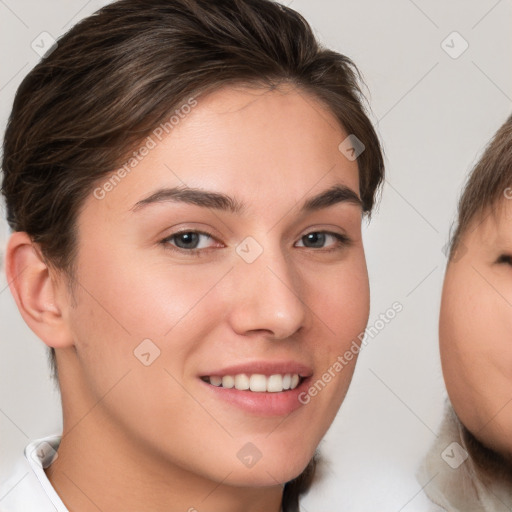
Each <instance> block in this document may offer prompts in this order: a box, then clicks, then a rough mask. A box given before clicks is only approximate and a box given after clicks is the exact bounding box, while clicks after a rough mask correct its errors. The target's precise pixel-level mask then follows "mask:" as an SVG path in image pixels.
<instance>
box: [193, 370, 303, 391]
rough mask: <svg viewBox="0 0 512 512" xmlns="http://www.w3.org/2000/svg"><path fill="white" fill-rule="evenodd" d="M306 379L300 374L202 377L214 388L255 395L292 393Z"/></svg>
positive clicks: (244, 374)
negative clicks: (235, 390) (250, 392)
mask: <svg viewBox="0 0 512 512" xmlns="http://www.w3.org/2000/svg"><path fill="white" fill-rule="evenodd" d="M305 379H306V377H303V376H301V375H299V374H298V373H285V374H279V373H278V374H273V375H263V374H261V373H254V374H251V375H248V374H246V373H240V374H237V375H224V376H222V377H220V376H217V375H211V376H205V377H201V380H203V381H204V382H206V383H208V384H211V385H212V386H216V387H222V388H227V389H237V390H239V391H252V392H255V393H280V392H283V391H291V390H293V389H295V388H296V387H297V386H299V385H300V384H302V382H303V381H304V380H305Z"/></svg>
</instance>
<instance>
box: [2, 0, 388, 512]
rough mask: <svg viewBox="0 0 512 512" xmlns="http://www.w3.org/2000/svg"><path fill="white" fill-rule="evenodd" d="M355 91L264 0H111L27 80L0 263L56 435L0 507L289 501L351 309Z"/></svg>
mask: <svg viewBox="0 0 512 512" xmlns="http://www.w3.org/2000/svg"><path fill="white" fill-rule="evenodd" d="M360 82H361V81H360V77H359V74H358V71H357V68H356V67H355V65H354V64H353V63H352V61H351V60H350V59H348V58H347V57H345V56H343V55H341V54H339V53H336V52H334V51H331V50H328V49H326V48H323V47H322V46H321V45H320V44H319V43H318V41H317V40H316V39H315V37H314V35H313V32H312V30H311V28H310V27H309V25H308V24H307V22H306V21H305V20H304V18H303V17H302V16H301V15H299V14H298V13H297V12H295V11H294V10H292V9H290V8H288V7H285V6H283V5H280V4H279V3H277V2H273V1H270V0H219V1H215V2H210V1H207V0H146V1H144V2H142V1H139V0H120V1H117V2H114V3H112V4H110V5H107V6H106V7H104V8H102V9H101V10H99V11H98V12H97V13H95V14H94V15H92V16H90V17H88V18H86V19H84V20H83V21H81V22H80V23H78V24H77V25H76V26H75V27H73V28H72V29H71V30H70V31H69V32H68V33H66V34H65V35H64V36H63V37H62V38H60V39H59V40H58V42H57V45H56V47H55V48H52V49H51V51H50V52H49V53H48V54H47V55H45V57H44V58H43V59H42V61H41V62H40V63H39V64H38V65H37V66H36V67H35V68H34V69H33V70H32V71H31V72H30V73H29V74H28V76H27V77H26V78H25V79H24V80H23V82H22V84H21V85H20V87H19V89H18V91H17V94H16V97H15V101H14V105H13V108H12V112H11V116H10V119H9V123H8V127H7V130H6V134H5V139H4V147H3V149H4V151H3V160H2V170H3V173H4V176H3V183H2V193H3V195H4V197H5V201H6V206H7V216H8V222H9V225H10V227H11V229H12V230H13V234H12V235H11V236H10V239H9V242H8V245H7V251H6V272H7V280H8V282H9V283H10V289H11V292H12V294H13V296H14V299H15V300H16V303H17V306H18V308H19V311H20V313H21V315H22V317H23V319H24V320H25V322H26V323H27V324H28V325H29V327H30V328H31V329H32V330H33V331H34V332H35V333H36V334H37V336H38V337H39V338H40V339H41V340H42V341H43V342H44V343H45V344H46V345H47V346H48V347H49V350H50V362H51V364H52V367H53V372H54V376H55V379H56V382H57V383H58V385H59V386H60V392H61V397H62V408H63V432H62V434H56V435H53V436H48V437H45V438H41V439H36V440H34V441H32V442H31V443H30V444H29V445H28V446H27V448H26V450H25V457H24V458H23V459H21V461H20V468H19V473H17V475H20V478H21V477H22V476H23V474H25V476H24V477H23V478H21V479H18V480H19V481H18V480H17V477H14V478H13V479H10V480H9V483H6V484H5V485H4V486H3V488H2V490H3V491H4V492H0V496H4V498H3V500H2V501H0V510H2V511H5V512H17V511H23V512H30V511H31V510H38V511H43V510H58V511H66V510H74V511H80V512H87V511H92V510H94V511H97V510H105V511H107V510H108V511H109V512H115V511H121V510H122V511H123V512H130V511H140V510H151V512H159V511H166V512H170V511H173V512H174V511H186V510H188V511H189V512H193V511H199V512H200V511H202V510H208V511H210V512H216V511H217V512H220V511H222V512H235V511H244V512H272V511H275V512H278V511H282V512H294V511H298V503H299V497H300V496H301V495H302V494H304V493H305V492H306V491H307V490H308V489H309V487H310V485H311V484H312V482H313V480H314V477H315V470H316V464H317V462H318V452H317V447H318V444H319V442H320V441H321V439H322V437H323V436H324V435H325V433H326V431H327V429H328V428H329V426H330V425H331V423H332V421H333V420H334V418H335V416H336V414H337V412H338V409H339V407H340V405H341V403H342V401H343V399H344V397H345V394H346V392H347V389H348V387H349V384H350V380H351V378H352V374H353V371H354V367H355V363H356V359H357V354H354V353H353V352H351V351H349V348H350V347H353V346H354V342H355V343H356V344H357V343H360V341H361V336H360V334H361V332H364V329H365V326H366V323H367V321H368V314H369V285H368V273H367V269H366V262H365V255H364V248H363V243H362V237H361V222H362V219H363V218H364V217H365V216H366V217H368V216H369V215H370V213H371V211H372V209H373V206H374V203H375V200H376V197H377V194H378V190H379V187H380V185H381V182H382V180H383V175H384V165H383V156H382V151H381V146H380V142H379V140H378V137H377V135H376V133H375V131H374V128H373V126H372V124H371V121H370V120H369V117H368V114H367V110H366V107H365V100H364V97H363V95H362V92H361V88H360V87H361V86H360ZM348 352H350V353H351V354H352V356H351V357H350V358H347V359H346V360H345V359H343V361H344V363H343V364H342V363H341V362H340V360H339V359H340V357H341V358H342V357H343V354H345V353H348ZM318 383H322V384H323V387H319V386H318Z"/></svg>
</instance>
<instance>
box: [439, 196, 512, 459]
mask: <svg viewBox="0 0 512 512" xmlns="http://www.w3.org/2000/svg"><path fill="white" fill-rule="evenodd" d="M500 206H503V208H500V209H498V210H497V211H496V212H495V213H492V212H490V213H486V214H485V215H483V216H481V217H480V218H479V219H478V220H476V221H475V222H474V223H473V225H472V226H470V227H469V229H468V230H467V233H466V234H465V236H464V237H463V238H462V245H461V249H460V251H459V254H458V256H457V257H456V261H455V262H452V263H450V264H449V265H448V268H447V271H446V277H445V283H444V289H443V297H442V304H441V318H440V346H441V358H442V365H443V373H444V377H445V381H446V386H447V389H448V393H449V396H450V399H451V401H452V404H453V406H454V409H455V411H456V412H457V414H458V416H459V418H460V419H461V421H462V422H463V423H464V424H465V425H466V427H467V428H468V429H469V430H470V431H471V432H472V433H473V434H474V435H475V436H476V437H477V438H479V439H480V440H481V441H482V442H483V443H484V444H486V445H487V446H489V447H491V448H493V449H495V450H497V451H499V452H501V453H503V454H505V455H507V456H508V457H510V456H512V437H511V436H510V432H511V430H512V345H511V339H512V230H511V226H512V209H511V206H512V205H511V204H510V201H507V202H506V203H504V204H503V205H500Z"/></svg>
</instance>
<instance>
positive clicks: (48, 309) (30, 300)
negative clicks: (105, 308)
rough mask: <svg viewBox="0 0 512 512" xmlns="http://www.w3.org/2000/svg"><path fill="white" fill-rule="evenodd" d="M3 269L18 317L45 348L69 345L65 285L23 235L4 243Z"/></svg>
mask: <svg viewBox="0 0 512 512" xmlns="http://www.w3.org/2000/svg"><path fill="white" fill-rule="evenodd" d="M5 269H6V275H7V282H8V283H9V288H10V290H11V293H12V295H13V297H14V300H15V301H16V304H17V306H18V309H19V311H20V313H21V316H22V317H23V319H24V320H25V322H26V323H27V325H28V326H29V327H30V328H31V329H32V331H34V333H35V334H36V335H37V336H38V337H39V338H40V339H41V340H43V341H44V342H45V343H46V345H48V346H49V347H54V348H61V347H67V346H71V345H73V338H72V336H71V331H70V329H69V326H68V324H67V322H66V317H67V315H66V314H65V313H66V311H67V309H68V307H69V303H70V299H69V297H68V295H69V292H68V291H67V286H66V282H65V280H64V279H57V277H58V276H57V274H56V272H55V271H54V270H52V269H51V268H50V267H48V265H47V264H46V263H45V261H44V259H43V257H42V255H41V253H40V249H39V247H38V246H37V245H36V244H34V243H33V242H32V240H31V239H30V237H29V236H28V235H27V233H24V232H21V231H17V232H15V233H13V234H12V235H11V237H10V238H9V242H8V244H7V251H6V256H5Z"/></svg>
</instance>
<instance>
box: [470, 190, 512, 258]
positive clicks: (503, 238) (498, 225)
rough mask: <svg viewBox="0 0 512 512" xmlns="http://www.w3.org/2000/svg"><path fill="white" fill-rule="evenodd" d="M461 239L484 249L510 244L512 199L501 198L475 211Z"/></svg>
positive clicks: (511, 242)
mask: <svg viewBox="0 0 512 512" xmlns="http://www.w3.org/2000/svg"><path fill="white" fill-rule="evenodd" d="M461 240H462V242H463V243H464V244H466V245H467V246H469V245H471V246H474V247H475V248H479V249H480V250H482V251H484V250H486V249H495V248H497V247H502V246H503V247H505V246H510V245H511V244H512V200H511V199H506V198H503V199H501V200H499V201H497V202H496V203H494V204H493V205H491V206H489V207H487V208H484V209H483V210H482V211H480V212H477V213H476V214H475V216H474V218H473V219H472V220H471V222H470V223H469V225H468V227H467V228H466V230H465V232H464V233H463V234H462V237H461Z"/></svg>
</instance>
